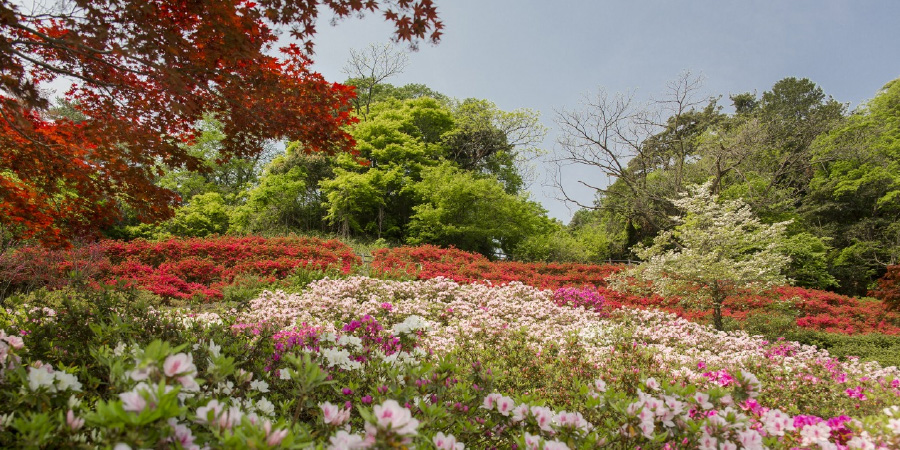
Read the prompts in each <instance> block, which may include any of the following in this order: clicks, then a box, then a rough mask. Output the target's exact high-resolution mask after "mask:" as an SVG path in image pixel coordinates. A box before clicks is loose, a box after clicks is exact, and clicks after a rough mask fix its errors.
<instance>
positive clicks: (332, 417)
mask: <svg viewBox="0 0 900 450" xmlns="http://www.w3.org/2000/svg"><path fill="white" fill-rule="evenodd" d="M319 408H321V409H322V419H323V420H324V422H325V424H326V425H331V426H335V427H338V426H341V425H343V424H345V423H347V421H349V420H350V409H349V408H346V409H341V408H340V407H339V406H337V405H334V404H332V403H331V402H325V403H319Z"/></svg>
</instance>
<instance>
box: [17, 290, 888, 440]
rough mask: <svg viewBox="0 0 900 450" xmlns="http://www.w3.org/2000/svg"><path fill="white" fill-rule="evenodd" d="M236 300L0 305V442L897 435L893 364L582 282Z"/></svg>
mask: <svg viewBox="0 0 900 450" xmlns="http://www.w3.org/2000/svg"><path fill="white" fill-rule="evenodd" d="M125 300H127V299H125ZM251 303H252V304H251V305H249V307H248V308H247V309H246V310H242V311H238V310H230V311H220V312H218V313H209V312H207V313H202V314H194V313H190V312H188V311H181V310H159V311H156V310H152V309H151V310H146V311H139V310H136V309H134V308H137V307H136V306H133V305H132V306H127V305H131V304H130V303H128V302H127V301H126V302H124V303H121V304H119V303H115V302H113V301H110V300H108V299H107V300H104V299H103V298H100V299H97V300H96V301H94V302H84V304H85V305H87V306H86V308H88V310H87V311H83V312H78V310H77V308H74V307H73V308H71V309H70V310H68V311H66V312H58V311H49V310H48V309H47V308H41V307H35V306H33V305H19V306H17V307H15V308H12V309H7V310H6V311H3V312H2V313H0V329H2V330H4V331H3V332H0V367H2V369H0V398H2V399H3V400H4V401H2V402H0V445H3V446H9V445H12V444H16V445H25V446H35V447H37V446H44V447H52V446H58V445H62V444H63V443H78V444H80V445H84V446H101V447H107V448H110V447H112V448H118V449H125V448H149V447H179V448H202V447H204V446H209V447H215V448H231V447H240V446H244V447H247V446H252V447H253V448H280V447H307V446H313V447H314V446H316V445H321V446H322V447H325V448H329V449H345V448H397V447H406V448H412V447H417V448H439V449H461V448H525V449H567V448H597V447H599V446H611V447H613V448H638V447H640V448H668V449H672V448H685V449H687V448H704V449H723V448H729V449H731V448H733V449H737V448H747V449H761V448H854V449H855V448H881V449H887V448H896V447H897V446H898V445H900V408H897V407H896V406H895V405H896V404H898V403H900V390H898V387H900V370H898V369H897V368H894V367H890V368H884V367H880V366H878V365H877V364H874V363H867V364H861V363H858V362H856V361H852V360H851V361H847V362H841V361H837V360H835V359H833V358H830V357H829V355H828V354H827V353H826V352H823V351H819V350H817V349H815V348H813V347H807V346H801V345H797V344H796V343H791V342H766V341H764V340H762V339H759V338H755V337H752V336H748V335H746V334H743V333H723V332H716V331H714V330H711V329H710V328H708V327H705V326H702V325H699V324H696V323H693V322H690V321H687V320H685V319H683V318H679V317H677V316H675V315H672V314H668V313H665V312H660V311H644V310H640V309H631V308H620V309H617V310H611V311H610V310H606V309H605V308H604V307H603V305H602V302H601V301H600V300H599V297H597V296H596V295H595V294H594V293H593V292H591V291H586V292H578V291H573V290H565V291H556V292H554V291H549V290H543V291H542V290H537V289H535V288H532V287H529V286H525V285H523V284H521V283H510V284H507V285H504V286H488V285H485V284H459V283H456V282H454V281H452V280H447V279H442V278H437V279H433V280H427V281H406V282H399V281H383V280H374V279H370V278H365V277H351V278H349V279H344V280H328V279H326V280H320V281H317V282H313V283H311V284H310V285H309V286H308V288H307V290H306V291H304V292H302V293H299V294H292V295H287V294H283V293H265V294H263V295H261V296H260V297H259V298H258V299H256V300H254V301H252V302H251ZM96 305H101V306H96ZM102 305H107V306H105V307H106V308H110V309H109V310H107V311H100V310H97V309H96V308H100V307H103V306H102ZM112 310H115V311H118V312H119V315H118V318H117V319H116V320H115V321H112V320H103V319H102V317H106V315H104V314H101V313H102V312H109V311H112ZM79 314H81V315H79ZM83 315H87V316H91V317H97V318H98V320H99V322H100V323H97V324H93V325H94V326H88V325H87V324H85V321H84V320H83V317H84V316H83ZM82 334H83V336H84V337H80V336H82ZM47 336H56V338H54V339H53V341H54V342H52V343H51V342H47V341H48V339H46V337H47ZM163 338H166V340H174V342H164V341H163V340H162V339H163ZM178 344H180V345H178ZM50 358H54V359H53V360H51V359H50ZM554 377H555V378H558V379H559V380H561V382H560V383H559V384H557V385H556V387H557V389H555V390H548V389H542V388H543V387H547V386H548V384H547V383H548V379H552V378H554ZM550 381H552V380H550ZM851 413H852V414H851Z"/></svg>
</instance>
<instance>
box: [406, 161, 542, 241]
mask: <svg viewBox="0 0 900 450" xmlns="http://www.w3.org/2000/svg"><path fill="white" fill-rule="evenodd" d="M415 191H416V193H417V194H418V195H419V196H420V197H421V198H422V199H423V201H422V203H420V204H418V205H416V206H415V207H414V208H413V209H414V211H415V214H413V216H412V217H411V221H410V225H409V236H408V238H407V242H408V243H410V244H424V243H430V244H436V245H442V246H450V245H452V246H454V247H457V248H459V249H462V250H467V251H472V252H478V253H481V254H483V255H486V256H488V257H495V256H497V255H498V254H502V255H504V256H509V255H513V254H514V252H515V249H516V248H517V246H518V245H519V244H520V243H521V242H523V241H524V240H525V239H526V238H528V237H529V236H532V235H536V234H541V233H545V232H547V231H548V230H549V228H550V221H549V220H548V219H547V218H546V217H545V214H546V212H545V211H544V210H543V208H541V206H540V205H539V204H537V203H535V202H532V201H529V200H527V199H526V198H524V197H522V196H518V195H512V194H508V193H506V192H505V190H504V188H503V184H501V183H500V182H499V181H497V180H496V179H495V178H487V177H478V176H476V175H475V174H473V173H471V172H466V171H463V170H461V169H459V168H458V167H455V166H454V165H453V164H451V163H448V162H444V163H442V164H441V165H439V166H435V167H428V168H425V169H423V170H422V181H421V182H420V183H418V184H416V186H415Z"/></svg>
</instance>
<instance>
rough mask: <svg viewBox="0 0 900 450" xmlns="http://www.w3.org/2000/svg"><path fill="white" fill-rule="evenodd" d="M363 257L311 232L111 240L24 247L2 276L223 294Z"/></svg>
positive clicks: (4, 261)
mask: <svg viewBox="0 0 900 450" xmlns="http://www.w3.org/2000/svg"><path fill="white" fill-rule="evenodd" d="M359 264H360V260H359V257H357V256H356V255H355V254H354V253H353V250H352V249H351V248H350V247H348V246H347V245H346V244H344V243H342V242H340V241H336V240H329V241H325V240H321V239H316V238H305V237H282V238H270V239H267V238H261V237H215V238H194V239H171V240H168V241H162V242H148V241H144V240H135V241H130V242H122V241H103V242H100V243H97V244H91V245H88V246H84V247H77V248H74V249H70V250H59V251H54V250H47V249H43V248H38V247H26V248H22V249H19V250H17V251H15V252H12V253H9V254H6V255H3V256H2V257H0V279H4V280H6V283H7V284H8V285H9V286H10V287H12V288H18V289H20V290H21V289H27V288H33V287H40V286H48V287H50V288H59V287H62V286H65V284H66V283H67V282H68V281H69V280H70V279H72V275H73V272H72V271H73V269H74V270H78V271H79V273H80V276H81V278H83V279H84V280H86V281H88V282H93V283H114V282H116V281H120V280H124V281H125V282H126V283H127V284H128V285H133V286H137V287H139V288H141V289H146V290H148V291H150V292H153V293H155V294H157V295H160V296H163V297H169V298H191V297H193V296H202V297H205V298H208V299H218V298H221V297H222V288H224V287H225V286H227V285H229V284H231V283H233V282H234V281H235V279H236V278H239V277H240V278H252V279H257V280H266V281H275V280H278V279H283V278H285V277H287V276H288V275H290V274H291V273H292V272H293V271H294V270H296V268H297V267H304V268H310V269H319V270H326V269H336V270H340V271H341V272H343V273H350V272H351V271H352V270H353V268H354V267H355V266H357V265H359ZM75 275H78V274H75ZM2 287H3V286H0V288H2Z"/></svg>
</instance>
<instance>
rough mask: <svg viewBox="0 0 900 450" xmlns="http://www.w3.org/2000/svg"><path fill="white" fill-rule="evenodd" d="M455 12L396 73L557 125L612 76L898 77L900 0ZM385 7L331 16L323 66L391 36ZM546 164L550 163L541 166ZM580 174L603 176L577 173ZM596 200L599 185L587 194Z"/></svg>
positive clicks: (729, 85) (847, 95)
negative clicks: (334, 21)
mask: <svg viewBox="0 0 900 450" xmlns="http://www.w3.org/2000/svg"><path fill="white" fill-rule="evenodd" d="M436 3H437V5H438V11H439V13H440V16H441V19H442V20H443V21H444V23H445V26H446V28H445V30H444V37H443V39H442V41H441V43H440V44H438V45H436V46H433V45H430V44H423V45H421V47H420V49H419V51H418V52H414V53H411V54H410V65H409V67H408V68H407V69H406V71H405V72H404V73H403V74H401V75H399V76H397V77H395V78H393V79H391V80H389V82H391V83H392V84H396V85H402V84H406V83H422V84H425V85H427V86H429V87H431V88H432V89H435V90H437V91H440V92H443V93H445V94H447V95H449V96H451V97H457V98H467V97H476V98H485V99H488V100H491V101H493V102H495V103H496V104H497V105H498V106H499V107H500V108H502V109H505V110H511V109H515V108H531V109H535V110H537V111H540V113H541V118H542V121H543V122H544V124H545V125H546V126H547V127H549V128H550V132H549V134H548V136H547V139H546V140H545V142H544V146H543V147H544V148H545V149H547V150H552V148H553V146H554V142H555V139H556V132H557V126H556V124H555V122H554V117H555V113H554V111H555V110H559V109H562V108H569V109H571V108H575V107H577V106H578V102H579V100H580V98H581V96H582V95H583V94H585V93H591V92H595V91H596V90H597V88H598V87H603V88H604V89H606V90H607V91H608V92H613V93H614V92H627V91H635V95H636V97H637V98H639V99H640V98H646V97H649V96H651V95H654V94H660V93H662V92H663V91H664V89H665V85H666V83H667V82H669V81H672V80H674V79H675V78H676V77H677V76H678V75H679V73H681V72H683V71H685V70H690V71H691V72H694V73H699V74H702V75H703V77H704V80H705V83H704V91H705V92H706V93H707V94H709V95H719V94H722V95H724V96H725V98H724V100H725V102H724V103H726V104H727V103H728V102H727V95H728V94H734V93H739V92H746V91H754V90H755V91H757V92H758V93H762V92H763V91H765V90H767V89H768V88H770V87H771V86H772V84H774V83H775V82H776V81H778V80H780V79H782V78H785V77H789V76H793V77H805V78H809V79H811V80H812V81H814V82H816V83H817V84H819V86H821V87H822V89H823V90H824V91H825V92H826V93H827V94H829V95H831V96H833V97H834V98H835V99H837V100H838V101H841V102H845V103H850V104H851V107H855V106H856V105H858V104H859V103H860V102H863V101H865V100H867V99H869V98H871V97H872V96H873V95H874V93H875V92H876V91H877V90H878V89H879V88H880V87H881V86H883V85H884V84H885V83H887V82H888V81H890V80H892V79H894V78H897V77H900V27H898V26H897V20H898V18H900V1H896V0H867V1H849V0H848V1H836V0H834V1H832V0H817V1H811V0H790V1H784V0H779V1H775V0H772V1H751V0H744V1H723V0H719V1H706V0H703V1H699V0H695V1H687V0H685V1H663V0H652V1H651V0H646V1H641V0H631V1H584V0H582V1H574V0H573V1H567V0H556V1H550V0H545V1H540V2H539V1H528V0H436ZM390 36H391V27H390V25H388V24H387V23H385V22H384V21H383V20H381V18H380V17H379V16H375V15H370V16H367V17H365V18H364V19H362V20H360V19H356V18H353V19H348V20H345V21H342V22H340V23H339V24H338V25H337V26H334V27H332V26H330V25H329V24H328V23H327V20H323V21H322V23H321V24H320V26H319V32H318V34H317V36H316V38H315V43H316V55H315V58H314V59H315V61H316V63H315V65H314V68H315V70H317V71H319V72H321V73H322V74H323V75H324V76H325V77H326V78H327V79H329V80H332V81H341V80H343V79H344V78H345V75H344V74H343V73H341V68H342V67H343V66H344V65H345V63H346V61H347V59H348V58H349V51H350V49H351V48H357V49H359V48H363V47H365V46H367V45H368V44H369V43H380V42H386V41H388V39H389V38H390ZM539 171H541V172H543V170H542V169H541V168H539ZM540 175H541V176H539V179H538V180H537V182H536V183H534V185H532V187H531V192H532V198H534V199H535V200H537V201H540V202H541V203H542V204H543V205H544V207H545V208H547V210H548V211H549V213H550V215H551V216H553V217H556V218H559V219H561V220H563V221H564V222H567V221H568V220H569V218H570V217H571V213H572V212H574V209H569V208H567V206H566V205H565V204H563V203H562V202H560V201H557V200H556V199H555V197H556V196H558V194H556V193H555V192H554V191H553V189H552V188H550V187H549V186H543V181H544V177H543V173H540ZM566 176H567V177H568V178H570V179H572V180H574V179H578V178H583V179H586V180H590V179H592V178H593V179H596V177H597V174H595V173H591V172H589V171H573V172H572V173H571V174H566ZM576 195H577V196H578V197H579V198H580V199H583V201H584V202H589V201H590V199H591V198H592V193H591V192H590V191H588V190H581V191H577V192H576Z"/></svg>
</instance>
